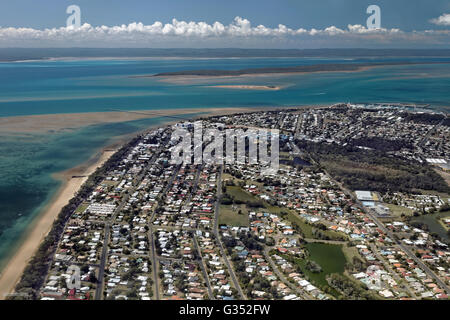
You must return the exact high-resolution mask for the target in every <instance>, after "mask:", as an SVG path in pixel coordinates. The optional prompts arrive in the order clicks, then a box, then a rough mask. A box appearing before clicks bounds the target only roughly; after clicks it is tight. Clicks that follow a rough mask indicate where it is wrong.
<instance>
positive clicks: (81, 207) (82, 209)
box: [75, 203, 89, 213]
mask: <svg viewBox="0 0 450 320" xmlns="http://www.w3.org/2000/svg"><path fill="white" fill-rule="evenodd" d="M88 206H89V204H87V203H82V204H80V205H79V206H78V208H77V209H76V210H75V213H81V212H83V211H84V210H86V208H87V207H88Z"/></svg>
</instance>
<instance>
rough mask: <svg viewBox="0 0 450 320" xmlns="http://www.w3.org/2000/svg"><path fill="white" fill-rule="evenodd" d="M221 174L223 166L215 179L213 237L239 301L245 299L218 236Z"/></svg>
mask: <svg viewBox="0 0 450 320" xmlns="http://www.w3.org/2000/svg"><path fill="white" fill-rule="evenodd" d="M222 173H223V166H220V169H219V175H218V177H217V199H216V205H215V208H214V235H215V237H216V239H217V243H218V244H219V249H220V253H221V254H222V258H223V260H224V261H225V264H226V265H227V268H228V271H230V276H231V280H232V281H233V285H234V287H235V288H236V290H237V291H238V293H239V295H240V297H241V299H247V297H246V296H245V294H244V292H243V291H242V288H241V286H240V285H239V281H238V279H237V277H236V274H235V273H234V269H233V267H232V266H231V264H230V262H229V261H228V258H227V255H226V252H225V249H224V247H223V244H222V240H221V239H220V236H219V210H220V198H221V196H222Z"/></svg>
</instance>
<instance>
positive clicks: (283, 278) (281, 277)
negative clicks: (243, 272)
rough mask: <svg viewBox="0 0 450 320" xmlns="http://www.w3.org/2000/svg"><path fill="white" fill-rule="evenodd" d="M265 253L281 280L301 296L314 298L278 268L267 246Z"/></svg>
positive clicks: (307, 298) (309, 298)
mask: <svg viewBox="0 0 450 320" xmlns="http://www.w3.org/2000/svg"><path fill="white" fill-rule="evenodd" d="M264 255H265V256H266V259H267V261H268V262H269V263H270V266H271V267H272V270H273V271H274V272H275V274H276V275H277V277H278V278H280V280H281V281H283V283H284V284H286V285H287V286H289V288H291V289H292V290H293V291H294V292H296V293H297V294H298V295H299V296H300V298H302V299H303V300H314V299H313V297H311V296H310V295H309V294H308V293H306V292H305V291H303V290H301V289H300V288H299V287H297V286H296V285H295V284H293V283H292V282H290V281H289V280H288V279H287V278H286V276H285V275H284V274H283V273H281V272H280V270H279V269H278V267H277V265H276V264H275V262H273V260H272V258H271V257H270V254H269V249H268V248H267V247H265V248H264Z"/></svg>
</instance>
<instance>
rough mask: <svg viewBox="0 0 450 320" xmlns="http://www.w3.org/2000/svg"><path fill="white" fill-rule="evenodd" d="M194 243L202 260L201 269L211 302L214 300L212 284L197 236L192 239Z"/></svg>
mask: <svg viewBox="0 0 450 320" xmlns="http://www.w3.org/2000/svg"><path fill="white" fill-rule="evenodd" d="M192 240H193V243H194V249H195V250H196V251H197V253H198V256H199V260H200V263H199V264H200V269H202V273H203V278H204V279H205V282H206V288H207V289H208V296H209V298H210V299H211V300H214V299H215V297H214V294H213V292H212V289H211V283H210V282H209V276H208V273H207V272H206V265H205V261H203V257H202V252H201V251H200V248H199V246H198V242H197V236H196V235H193V237H192Z"/></svg>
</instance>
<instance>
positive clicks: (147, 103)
mask: <svg viewBox="0 0 450 320" xmlns="http://www.w3.org/2000/svg"><path fill="white" fill-rule="evenodd" d="M396 60H401V61H405V60H407V61H410V62H444V63H441V64H415V65H398V66H383V67H377V68H371V69H368V70H365V71H360V72H327V73H310V74H297V75H271V76H245V77H240V78H236V77H235V78H222V79H204V80H194V79H185V80H183V81H171V80H167V79H161V78H157V77H151V75H153V74H156V73H160V72H170V71H181V70H197V69H222V70H238V69H244V68H263V67H289V66H298V65H312V64H324V63H367V62H389V61H396ZM147 75H148V76H149V77H142V76H147ZM225 84H233V85H241V84H242V85H274V86H279V87H280V88H281V89H280V90H236V89H229V88H215V87H212V86H214V85H225ZM337 102H355V103H357V102H392V103H394V102H398V103H416V104H427V105H429V108H432V109H435V110H439V111H445V112H448V111H450V58H445V57H440V58H408V59H405V58H389V57H387V58H382V59H381V58H367V57H366V58H352V59H348V58H342V59H340V58H320V57H318V58H210V59H206V58H191V59H188V58H167V59H162V58H153V59H131V58H130V59H127V58H123V59H78V60H77V59H73V60H68V59H66V60H40V61H28V62H3V63H0V117H13V116H23V115H39V114H54V113H80V112H104V111H111V110H152V109H153V110H156V109H176V108H180V109H181V108H183V109H184V108H203V109H205V111H207V110H208V109H209V108H230V107H263V106H301V105H322V104H323V105H326V104H333V103H337ZM169 120H172V119H167V118H154V119H143V120H136V121H128V122H118V123H112V124H101V125H91V126H87V127H83V128H79V129H75V130H69V131H63V132H51V133H46V134H44V133H36V134H30V133H20V132H17V133H14V134H3V135H0V268H1V267H2V265H4V263H5V261H6V259H7V257H8V256H9V255H10V254H11V253H12V252H13V251H14V249H15V248H17V245H18V244H19V242H20V239H21V237H22V236H23V234H24V232H25V231H26V229H27V227H28V226H29V225H30V223H31V222H32V221H33V219H34V218H35V217H36V216H37V215H38V213H39V211H40V209H42V208H43V207H44V206H45V205H46V204H47V203H48V201H50V199H51V198H52V196H54V194H55V193H56V192H57V190H58V187H59V185H60V183H59V182H58V181H57V180H55V179H54V178H53V177H52V176H53V174H55V173H58V172H61V171H65V170H67V169H70V168H72V167H75V166H77V165H80V164H81V163H84V162H86V161H87V160H89V159H90V158H91V157H92V155H93V154H95V153H96V152H98V150H99V149H101V148H102V147H104V146H106V145H108V144H111V143H112V142H114V141H115V140H117V139H119V138H120V137H123V136H124V135H129V134H133V133H135V132H137V131H140V130H143V129H144V128H146V127H148V126H151V125H156V124H162V123H164V122H165V121H169Z"/></svg>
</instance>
